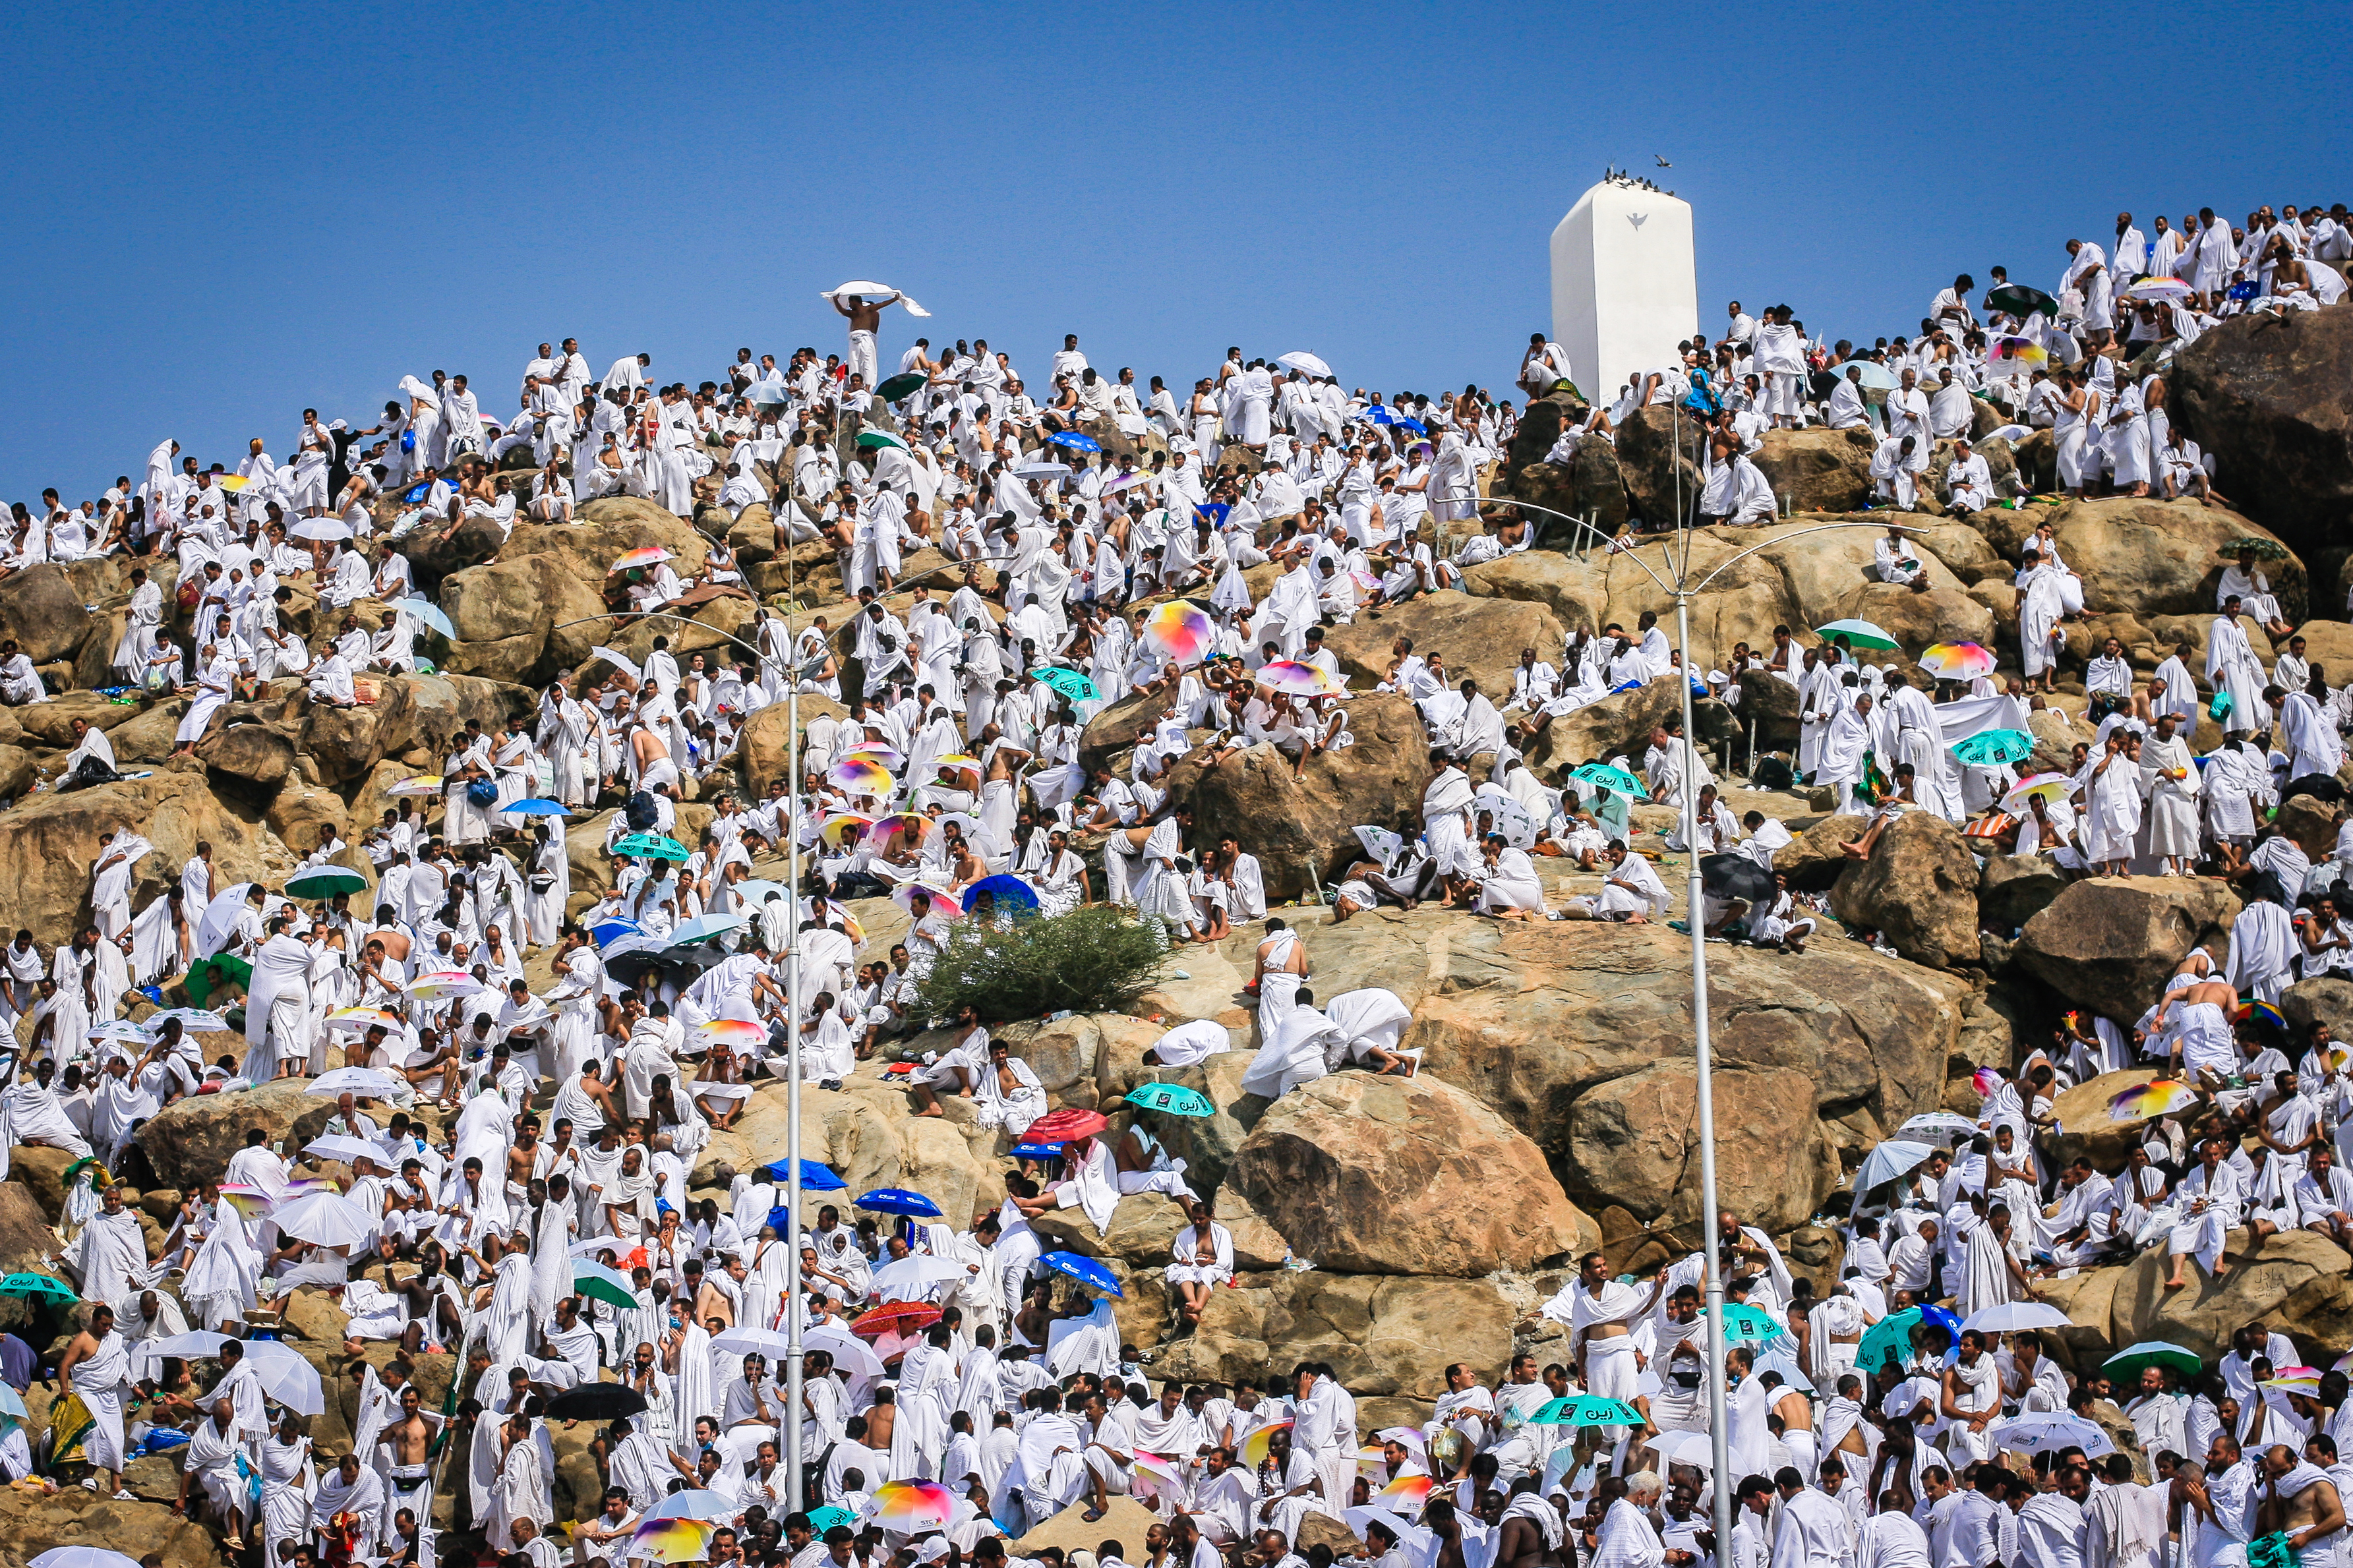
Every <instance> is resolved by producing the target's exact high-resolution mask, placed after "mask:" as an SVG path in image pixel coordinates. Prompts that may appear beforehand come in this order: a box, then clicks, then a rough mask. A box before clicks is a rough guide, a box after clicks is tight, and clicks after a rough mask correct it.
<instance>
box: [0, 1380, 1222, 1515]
mask: <svg viewBox="0 0 2353 1568" xmlns="http://www.w3.org/2000/svg"><path fill="white" fill-rule="evenodd" d="M0 1386H5V1384H0ZM1176 1480H1177V1474H1176V1466H1175V1465H1173V1464H1171V1463H1170V1462H1169V1461H1168V1460H1166V1459H1164V1458H1161V1457H1160V1456H1159V1455H1157V1454H1154V1453H1147V1452H1146V1451H1145V1450H1144V1449H1142V1448H1138V1449H1136V1450H1135V1473H1134V1477H1133V1484H1134V1489H1135V1492H1136V1495H1137V1496H1139V1497H1152V1496H1155V1495H1156V1494H1157V1493H1158V1491H1159V1489H1161V1488H1162V1487H1164V1486H1172V1487H1173V1486H1175V1485H1176Z"/></svg>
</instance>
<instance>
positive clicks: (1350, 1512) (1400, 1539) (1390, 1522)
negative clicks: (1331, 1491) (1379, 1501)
mask: <svg viewBox="0 0 2353 1568" xmlns="http://www.w3.org/2000/svg"><path fill="white" fill-rule="evenodd" d="M1340 1517H1341V1518H1342V1519H1344V1520H1345V1521H1347V1523H1348V1528H1349V1529H1350V1530H1353V1531H1356V1539H1357V1540H1359V1541H1362V1540H1363V1539H1365V1527H1366V1525H1370V1524H1378V1525H1383V1526H1386V1527H1387V1528H1388V1532H1389V1533H1390V1534H1391V1535H1394V1536H1395V1537H1397V1543H1398V1547H1399V1548H1400V1549H1401V1550H1402V1551H1403V1552H1405V1554H1406V1557H1407V1558H1408V1560H1409V1561H1419V1560H1420V1559H1421V1557H1422V1556H1423V1555H1424V1552H1423V1549H1424V1548H1425V1547H1427V1546H1429V1545H1430V1543H1431V1541H1432V1537H1431V1535H1430V1531H1427V1530H1424V1529H1422V1528H1421V1527H1420V1526H1419V1525H1417V1524H1408V1523H1407V1522H1406V1521H1404V1520H1403V1519H1402V1518H1400V1517H1398V1515H1397V1514H1394V1513H1391V1512H1390V1511H1389V1510H1388V1509H1385V1508H1373V1507H1370V1506H1367V1507H1365V1508H1344V1509H1342V1510H1340Z"/></svg>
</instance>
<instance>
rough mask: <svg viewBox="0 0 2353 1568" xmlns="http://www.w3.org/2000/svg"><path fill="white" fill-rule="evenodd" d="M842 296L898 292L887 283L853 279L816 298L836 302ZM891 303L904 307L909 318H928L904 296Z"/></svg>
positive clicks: (925, 313)
mask: <svg viewBox="0 0 2353 1568" xmlns="http://www.w3.org/2000/svg"><path fill="white" fill-rule="evenodd" d="M844 294H855V295H859V296H860V297H861V298H862V297H864V296H867V295H876V296H880V295H883V294H899V290H897V289H893V288H892V287H891V285H889V284H888V283H877V282H875V281H873V280H872V279H866V278H853V279H850V280H849V282H847V283H843V284H840V285H838V286H837V287H835V288H831V289H826V290H825V291H824V292H823V293H822V294H819V295H818V298H819V299H820V300H838V299H839V298H840V297H841V296H842V295H844ZM893 303H896V304H901V305H904V306H906V307H907V314H909V315H911V316H928V315H930V314H931V312H930V311H929V310H924V309H923V307H922V306H921V305H918V304H916V303H915V302H914V301H913V300H910V299H908V298H907V296H905V295H904V294H899V298H898V299H897V300H895V301H893Z"/></svg>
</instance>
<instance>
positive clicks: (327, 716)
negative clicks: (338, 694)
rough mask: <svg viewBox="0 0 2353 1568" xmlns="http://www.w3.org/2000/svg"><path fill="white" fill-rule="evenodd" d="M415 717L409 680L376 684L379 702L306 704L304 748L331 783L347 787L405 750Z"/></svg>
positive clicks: (302, 741)
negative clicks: (337, 704) (340, 705)
mask: <svg viewBox="0 0 2353 1568" xmlns="http://www.w3.org/2000/svg"><path fill="white" fill-rule="evenodd" d="M416 713H417V704H416V698H415V695H414V689H413V688H412V687H411V685H410V683H409V682H407V681H406V680H386V681H383V682H380V683H378V685H377V687H376V700H375V701H374V702H372V703H361V704H360V705H358V706H356V707H352V708H336V707H332V706H330V705H329V704H327V703H323V702H311V703H309V704H308V705H306V707H305V708H304V710H303V714H302V740H301V752H302V754H303V755H305V756H307V757H309V758H310V759H311V762H312V763H313V764H314V765H315V766H316V767H317V768H318V770H319V776H320V778H321V779H322V780H323V781H324V782H326V783H327V784H337V785H341V784H352V783H354V782H356V781H358V780H360V779H364V778H365V777H366V776H367V775H368V773H369V770H371V769H373V768H374V767H375V765H376V764H377V763H380V762H382V761H384V760H385V758H386V757H389V756H391V755H392V754H393V753H395V752H398V751H400V750H402V749H403V748H405V747H406V745H407V744H408V742H409V735H410V732H411V730H412V727H413V725H414V723H415V720H416Z"/></svg>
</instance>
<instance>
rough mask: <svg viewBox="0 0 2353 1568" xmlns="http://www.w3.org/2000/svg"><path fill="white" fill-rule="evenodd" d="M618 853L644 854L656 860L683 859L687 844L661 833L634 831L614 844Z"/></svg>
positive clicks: (614, 851)
mask: <svg viewBox="0 0 2353 1568" xmlns="http://www.w3.org/2000/svg"><path fill="white" fill-rule="evenodd" d="M613 853H614V854H616V855H643V856H645V857H647V858H650V859H655V860H683V859H685V858H686V856H687V848H686V846H685V845H683V844H681V843H680V842H679V841H678V840H677V839H675V838H665V837H662V836H661V835H660V834H659V833H632V834H630V835H629V836H628V837H626V838H624V839H622V840H621V841H620V842H619V843H617V844H616V845H614V846H613Z"/></svg>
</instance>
